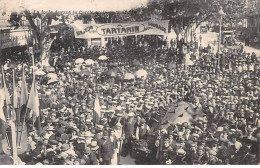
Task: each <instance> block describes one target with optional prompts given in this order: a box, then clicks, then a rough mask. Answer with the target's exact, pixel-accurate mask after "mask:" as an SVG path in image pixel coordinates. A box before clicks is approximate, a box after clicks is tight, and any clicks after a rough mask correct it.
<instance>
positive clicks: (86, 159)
mask: <svg viewBox="0 0 260 168" xmlns="http://www.w3.org/2000/svg"><path fill="white" fill-rule="evenodd" d="M91 148H92V146H91ZM91 148H90V147H86V148H85V153H84V155H83V156H82V158H81V165H98V163H99V162H98V159H97V156H96V154H95V153H94V152H93V151H92V149H91Z"/></svg>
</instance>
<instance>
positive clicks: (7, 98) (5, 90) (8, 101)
mask: <svg viewBox="0 0 260 168" xmlns="http://www.w3.org/2000/svg"><path fill="white" fill-rule="evenodd" d="M2 75H3V87H4V100H5V103H6V106H7V105H10V104H11V100H10V94H9V91H8V88H7V86H6V83H5V76H4V69H3V67H2Z"/></svg>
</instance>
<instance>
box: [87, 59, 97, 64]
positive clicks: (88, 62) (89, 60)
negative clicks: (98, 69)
mask: <svg viewBox="0 0 260 168" xmlns="http://www.w3.org/2000/svg"><path fill="white" fill-rule="evenodd" d="M94 63H95V61H93V60H92V59H87V60H86V61H85V64H86V65H92V64H94Z"/></svg>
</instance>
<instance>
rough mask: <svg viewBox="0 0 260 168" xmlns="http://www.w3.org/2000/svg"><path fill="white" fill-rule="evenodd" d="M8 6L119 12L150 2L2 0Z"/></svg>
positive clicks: (124, 0) (126, 0)
mask: <svg viewBox="0 0 260 168" xmlns="http://www.w3.org/2000/svg"><path fill="white" fill-rule="evenodd" d="M1 1H2V2H4V3H5V4H6V9H7V10H11V11H16V10H18V7H19V6H21V4H22V6H24V7H25V8H26V9H29V10H44V11H47V10H52V11H56V10H58V11H69V10H77V11H79V10H84V11H90V10H91V11H118V10H128V9H131V8H135V7H140V6H146V4H147V2H148V0H0V4H1Z"/></svg>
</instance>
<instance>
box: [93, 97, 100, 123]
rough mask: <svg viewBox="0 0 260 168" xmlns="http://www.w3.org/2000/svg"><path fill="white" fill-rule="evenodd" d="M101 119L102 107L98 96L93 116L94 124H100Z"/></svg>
mask: <svg viewBox="0 0 260 168" xmlns="http://www.w3.org/2000/svg"><path fill="white" fill-rule="evenodd" d="M99 119H100V105H99V99H98V95H96V98H95V102H94V115H93V121H94V123H95V124H96V123H99Z"/></svg>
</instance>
